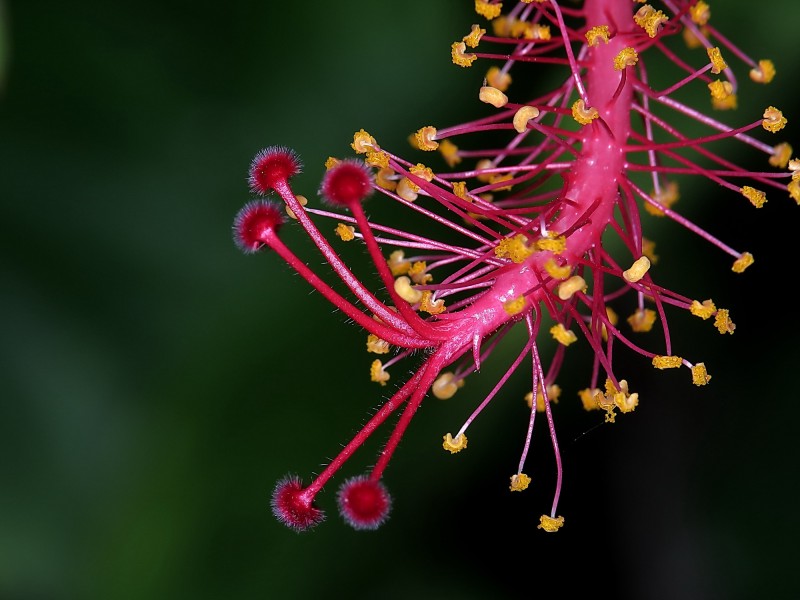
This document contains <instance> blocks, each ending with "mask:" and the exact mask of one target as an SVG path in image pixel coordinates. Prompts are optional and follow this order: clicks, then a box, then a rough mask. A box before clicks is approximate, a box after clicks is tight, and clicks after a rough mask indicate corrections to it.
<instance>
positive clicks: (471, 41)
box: [461, 23, 486, 48]
mask: <svg viewBox="0 0 800 600" xmlns="http://www.w3.org/2000/svg"><path fill="white" fill-rule="evenodd" d="M485 33H486V30H485V29H483V28H481V26H480V25H477V24H475V23H473V25H472V29H470V32H469V33H468V34H467V35H465V36H464V37H463V38H461V41H463V42H464V43H465V44H466V45H467V46H469V47H470V48H477V46H478V42H480V41H481V38H482V37H483V35H484V34H485Z"/></svg>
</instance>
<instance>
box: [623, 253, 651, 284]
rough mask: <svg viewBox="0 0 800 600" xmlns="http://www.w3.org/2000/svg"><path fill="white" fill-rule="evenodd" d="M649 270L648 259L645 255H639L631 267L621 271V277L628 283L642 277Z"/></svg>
mask: <svg viewBox="0 0 800 600" xmlns="http://www.w3.org/2000/svg"><path fill="white" fill-rule="evenodd" d="M649 270H650V259H649V258H647V257H646V256H640V257H639V258H637V259H636V260H635V261H633V264H632V265H631V267H630V268H629V269H627V270H625V271H623V272H622V277H623V279H625V281H627V282H628V283H636V282H637V281H639V280H640V279H641V278H642V277H644V276H645V275H646V274H647V271H649Z"/></svg>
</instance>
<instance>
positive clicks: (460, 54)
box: [450, 42, 478, 67]
mask: <svg viewBox="0 0 800 600" xmlns="http://www.w3.org/2000/svg"><path fill="white" fill-rule="evenodd" d="M450 57H451V58H452V59H453V64H456V65H458V66H459V67H471V66H472V63H474V62H475V59H476V58H478V57H477V55H475V54H472V53H467V45H466V44H465V43H464V42H453V44H452V45H451V46H450Z"/></svg>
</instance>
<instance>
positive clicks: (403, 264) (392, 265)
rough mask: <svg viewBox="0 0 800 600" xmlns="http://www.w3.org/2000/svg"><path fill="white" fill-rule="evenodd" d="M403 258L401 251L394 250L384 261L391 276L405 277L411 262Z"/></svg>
mask: <svg viewBox="0 0 800 600" xmlns="http://www.w3.org/2000/svg"><path fill="white" fill-rule="evenodd" d="M405 256H406V255H405V252H403V251H402V250H395V251H394V252H392V253H391V254H390V255H389V258H388V259H386V264H387V265H388V266H389V270H390V271H391V272H392V276H394V277H397V276H398V275H405V274H407V273H408V271H409V269H411V262H410V261H409V260H406V257H405Z"/></svg>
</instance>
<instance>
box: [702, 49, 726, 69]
mask: <svg viewBox="0 0 800 600" xmlns="http://www.w3.org/2000/svg"><path fill="white" fill-rule="evenodd" d="M706 52H707V53H708V59H709V60H710V61H711V72H712V73H714V75H719V74H720V73H721V72H722V71H724V70H725V69H727V68H728V63H726V62H725V59H724V58H722V51H720V49H719V48H718V47H716V46H714V47H713V48H706Z"/></svg>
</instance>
